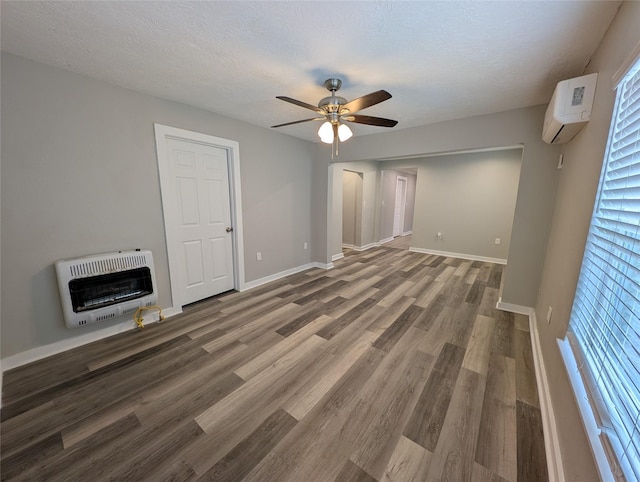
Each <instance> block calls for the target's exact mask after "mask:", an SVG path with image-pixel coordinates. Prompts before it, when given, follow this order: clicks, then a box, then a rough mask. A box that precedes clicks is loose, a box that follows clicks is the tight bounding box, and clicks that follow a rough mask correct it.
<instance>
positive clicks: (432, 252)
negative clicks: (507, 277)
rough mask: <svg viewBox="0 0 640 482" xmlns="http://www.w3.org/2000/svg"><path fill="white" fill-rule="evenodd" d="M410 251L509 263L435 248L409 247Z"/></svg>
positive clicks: (504, 260) (500, 259)
mask: <svg viewBox="0 0 640 482" xmlns="http://www.w3.org/2000/svg"><path fill="white" fill-rule="evenodd" d="M409 251H411V252H413V253H423V254H435V255H438V256H446V257H448V258H460V259H468V260H471V261H484V262H486V263H495V264H507V260H506V259H502V258H488V257H486V256H476V255H474V254H465V253H452V252H449V251H436V250H435V249H423V248H409Z"/></svg>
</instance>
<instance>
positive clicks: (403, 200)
mask: <svg viewBox="0 0 640 482" xmlns="http://www.w3.org/2000/svg"><path fill="white" fill-rule="evenodd" d="M406 206H407V178H406V177H402V176H398V178H397V180H396V197H395V204H394V211H393V237H394V238H395V237H397V236H401V235H402V233H403V232H404V213H405V210H406Z"/></svg>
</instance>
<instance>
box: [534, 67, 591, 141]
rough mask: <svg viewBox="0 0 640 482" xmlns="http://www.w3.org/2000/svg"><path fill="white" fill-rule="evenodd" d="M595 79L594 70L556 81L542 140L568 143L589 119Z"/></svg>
mask: <svg viewBox="0 0 640 482" xmlns="http://www.w3.org/2000/svg"><path fill="white" fill-rule="evenodd" d="M597 80H598V74H597V73H595V74H589V75H583V76H582V77H575V78H573V79H567V80H563V81H562V82H558V85H556V88H555V90H554V91H553V97H551V102H550V103H549V107H547V112H546V113H545V115H544V126H543V128H542V140H543V141H545V142H546V143H547V144H564V143H566V142H569V141H570V140H571V139H573V137H574V136H575V135H576V134H577V133H578V131H579V130H580V129H582V127H583V126H584V125H585V124H586V123H587V122H589V119H590V118H591V107H592V106H593V96H594V94H595V92H596V82H597Z"/></svg>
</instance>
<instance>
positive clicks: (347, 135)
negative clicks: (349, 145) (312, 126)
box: [338, 124, 353, 142]
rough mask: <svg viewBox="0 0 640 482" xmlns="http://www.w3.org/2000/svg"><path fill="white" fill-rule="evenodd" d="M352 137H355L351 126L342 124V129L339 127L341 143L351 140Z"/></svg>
mask: <svg viewBox="0 0 640 482" xmlns="http://www.w3.org/2000/svg"><path fill="white" fill-rule="evenodd" d="M351 136H353V132H351V129H349V126H348V125H346V124H340V127H338V139H340V142H344V141H346V140H347V139H351Z"/></svg>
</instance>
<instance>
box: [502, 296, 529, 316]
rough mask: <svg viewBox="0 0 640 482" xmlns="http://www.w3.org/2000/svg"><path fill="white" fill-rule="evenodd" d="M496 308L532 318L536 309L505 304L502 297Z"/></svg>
mask: <svg viewBox="0 0 640 482" xmlns="http://www.w3.org/2000/svg"><path fill="white" fill-rule="evenodd" d="M496 308H497V309H498V310H502V311H509V312H511V313H518V314H519V315H527V316H529V317H530V316H531V314H532V313H535V311H534V309H533V308H531V307H530V306H523V305H514V304H513V303H503V302H502V297H500V298H499V299H498V303H497V304H496Z"/></svg>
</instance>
